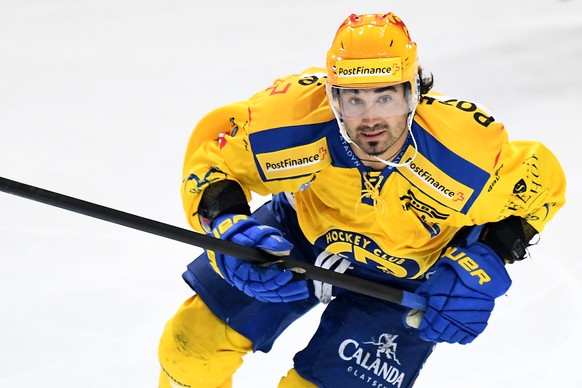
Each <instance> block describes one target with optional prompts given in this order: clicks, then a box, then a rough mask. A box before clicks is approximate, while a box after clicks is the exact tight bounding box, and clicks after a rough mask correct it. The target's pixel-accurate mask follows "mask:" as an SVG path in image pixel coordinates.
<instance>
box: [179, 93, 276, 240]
mask: <svg viewBox="0 0 582 388" xmlns="http://www.w3.org/2000/svg"><path fill="white" fill-rule="evenodd" d="M247 125H248V109H247V103H246V102H237V103H234V104H230V105H226V106H223V107H221V108H219V109H216V110H214V111H212V112H210V113H209V114H208V115H206V116H205V117H204V118H203V119H202V120H200V122H199V123H198V124H197V125H196V127H195V128H194V131H193V133H192V136H191V137H190V141H189V143H188V147H187V149H186V155H185V157H184V166H183V176H182V192H181V194H182V205H183V207H184V211H185V212H186V216H187V220H188V223H189V224H190V226H191V227H192V228H193V229H194V230H196V231H198V232H204V230H203V228H202V225H201V224H200V219H199V217H198V206H199V204H200V200H201V199H202V193H203V192H204V190H205V189H206V187H208V186H209V185H211V184H213V183H215V182H218V181H221V180H227V179H228V180H233V181H235V182H237V183H239V184H240V186H241V187H242V189H243V190H244V192H245V195H246V197H247V200H248V201H250V200H251V193H250V190H249V189H248V187H249V186H250V185H249V182H251V181H253V177H252V171H254V170H255V167H254V162H253V156H252V153H251V151H250V149H249V146H248V142H247V141H246V134H245V131H246V126H247ZM227 143H228V147H226V144H227ZM233 161H236V163H233ZM243 179H244V180H245V182H243V181H242V180H243ZM257 184H258V187H257V185H252V186H255V187H254V190H255V191H257V192H258V193H259V194H266V192H264V190H261V188H260V182H257Z"/></svg>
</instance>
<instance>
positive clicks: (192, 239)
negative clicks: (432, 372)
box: [0, 177, 426, 326]
mask: <svg viewBox="0 0 582 388" xmlns="http://www.w3.org/2000/svg"><path fill="white" fill-rule="evenodd" d="M0 191H3V192H6V193H9V194H13V195H17V196H19V197H23V198H27V199H31V200H33V201H37V202H41V203H44V204H47V205H51V206H55V207H59V208H61V209H66V210H69V211H72V212H75V213H80V214H84V215H86V216H90V217H94V218H98V219H101V220H104V221H108V222H112V223H115V224H118V225H123V226H126V227H129V228H133V229H137V230H141V231H143V232H147V233H151V234H155V235H158V236H161V237H166V238H169V239H172V240H176V241H180V242H183V243H186V244H190V245H194V246H196V247H199V248H203V249H210V250H213V251H218V252H221V253H224V254H226V255H230V256H235V257H238V258H240V259H243V260H246V261H250V262H253V263H260V264H264V263H272V262H278V263H280V265H282V266H283V267H285V268H289V269H290V270H292V271H294V272H295V273H298V274H300V275H302V276H304V277H305V278H308V279H312V280H319V281H321V282H324V283H329V284H332V285H334V286H336V287H341V288H345V289H346V290H350V291H354V292H357V293H360V294H364V295H368V296H372V297H375V298H378V299H382V300H385V301H388V302H392V303H395V304H398V305H401V306H405V307H409V308H412V309H415V310H426V300H425V299H424V298H423V297H421V296H419V295H416V294H414V293H411V292H407V291H404V290H400V289H397V288H393V287H389V286H386V285H384V284H379V283H376V282H372V281H369V280H366V279H361V278H358V277H354V276H351V275H348V274H340V273H337V272H334V271H331V270H327V269H323V268H321V267H317V266H315V265H311V264H308V263H303V262H301V261H298V260H295V259H293V258H292V257H291V256H284V257H279V256H274V255H271V254H268V253H267V252H265V251H262V250H260V249H256V248H250V247H245V246H242V245H238V244H235V243H233V242H230V241H225V240H220V239H217V238H215V237H212V236H208V235H204V234H201V233H196V232H194V231H191V230H187V229H182V228H179V227H176V226H173V225H169V224H164V223H162V222H159V221H154V220H151V219H148V218H144V217H140V216H137V215H134V214H130V213H126V212H122V211H119V210H115V209H112V208H109V207H105V206H101V205H97V204H95V203H91V202H87V201H83V200H81V199H77V198H73V197H69V196H66V195H63V194H59V193H55V192H52V191H48V190H44V189H41V188H39V187H35V186H30V185H27V184H25V183H20V182H16V181H13V180H10V179H6V178H2V177H0ZM411 326H412V325H411ZM416 326H417V325H416Z"/></svg>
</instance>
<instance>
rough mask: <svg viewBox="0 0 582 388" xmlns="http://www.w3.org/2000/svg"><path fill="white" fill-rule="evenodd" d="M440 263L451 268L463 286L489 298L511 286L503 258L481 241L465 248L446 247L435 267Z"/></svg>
mask: <svg viewBox="0 0 582 388" xmlns="http://www.w3.org/2000/svg"><path fill="white" fill-rule="evenodd" d="M442 265H447V266H449V267H450V268H452V269H453V270H454V271H455V273H456V274H457V276H458V277H459V279H460V280H461V282H463V284H464V285H465V286H467V287H468V288H470V289H471V290H473V291H476V292H479V293H481V294H483V295H486V296H489V297H491V298H497V297H499V296H501V295H503V294H505V292H507V290H508V289H509V287H510V286H511V278H510V277H509V274H508V273H507V270H506V269H505V265H504V264H503V260H501V258H499V256H497V254H496V253H495V252H494V251H493V250H492V249H491V248H489V247H488V246H487V245H485V244H482V243H478V242H475V243H473V244H471V245H469V246H468V247H467V248H461V247H459V246H456V245H453V246H450V247H448V248H447V249H446V250H445V252H444V254H443V255H442V256H441V258H440V259H439V261H438V264H437V267H438V266H442Z"/></svg>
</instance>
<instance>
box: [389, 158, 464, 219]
mask: <svg viewBox="0 0 582 388" xmlns="http://www.w3.org/2000/svg"><path fill="white" fill-rule="evenodd" d="M414 152H415V151H414V148H412V147H408V149H407V150H406V152H405V153H404V155H403V156H402V160H403V161H405V162H408V161H410V159H411V158H412V156H413V155H414ZM398 171H399V172H400V173H401V174H402V175H404V177H405V178H406V179H408V180H409V181H410V182H411V183H413V184H414V185H415V186H416V187H418V188H420V189H423V188H425V187H428V188H430V190H424V191H425V192H427V194H428V195H430V196H431V197H432V198H434V199H435V200H437V201H439V202H441V203H443V204H445V205H446V206H448V207H450V208H452V209H455V210H457V211H460V210H461V209H462V208H463V206H465V204H466V203H467V201H468V200H469V198H471V195H472V194H473V191H474V190H473V189H472V188H470V187H469V186H465V185H464V184H462V183H460V182H458V181H456V180H455V179H453V178H451V177H450V176H449V175H447V174H446V173H444V172H443V171H442V170H441V169H439V168H438V167H437V166H435V165H434V164H432V163H431V162H430V161H429V160H428V159H427V158H425V157H424V156H423V155H422V154H420V152H419V153H418V154H417V155H416V157H415V158H414V159H413V160H412V161H411V162H410V163H409V164H408V165H406V166H404V167H400V168H399V169H398ZM433 194H434V195H433Z"/></svg>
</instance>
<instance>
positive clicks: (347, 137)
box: [337, 107, 418, 167]
mask: <svg viewBox="0 0 582 388" xmlns="http://www.w3.org/2000/svg"><path fill="white" fill-rule="evenodd" d="M415 112H416V107H414V109H413V110H412V112H410V113H409V114H408V118H407V119H406V127H407V132H409V133H410V137H411V138H412V144H413V145H414V155H412V158H410V159H409V160H408V161H406V162H404V163H393V162H391V161H389V160H384V159H380V158H379V157H377V156H375V155H370V154H369V153H367V152H366V151H364V150H363V149H362V148H361V147H360V146H359V145H357V144H356V143H354V141H353V140H352V138H351V137H350V135H348V132H347V131H346V128H345V126H344V123H343V120H340V119H339V118H337V123H338V125H339V130H340V134H341V135H342V137H343V138H344V140H345V141H346V142H348V143H349V144H353V145H354V146H356V147H357V148H358V149H359V150H360V151H362V152H363V153H365V154H366V155H368V156H370V157H371V158H374V159H375V160H377V161H378V162H380V163H383V164H385V165H386V166H390V167H404V166H406V165H409V164H410V163H412V161H413V160H414V159H415V158H416V155H418V146H417V145H416V139H415V138H414V134H413V133H412V119H413V117H414V113H415Z"/></svg>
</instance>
